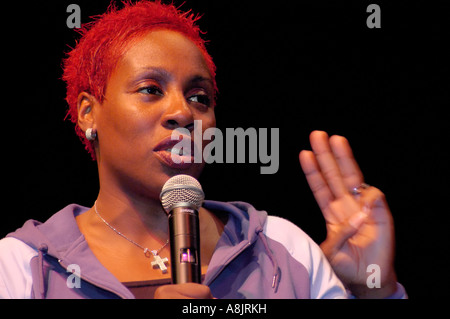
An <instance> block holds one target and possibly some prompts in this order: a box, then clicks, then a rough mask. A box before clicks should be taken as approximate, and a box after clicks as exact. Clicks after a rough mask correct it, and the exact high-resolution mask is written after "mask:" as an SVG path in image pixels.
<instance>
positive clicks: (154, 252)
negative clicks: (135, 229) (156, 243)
mask: <svg viewBox="0 0 450 319" xmlns="http://www.w3.org/2000/svg"><path fill="white" fill-rule="evenodd" d="M94 210H95V213H96V214H97V216H98V217H99V218H100V219H101V220H102V222H103V223H104V224H105V225H106V226H108V227H109V228H111V229H112V230H113V231H114V232H115V233H116V234H117V235H120V236H122V237H123V238H125V239H126V240H128V241H129V242H130V243H132V244H134V245H135V246H137V247H139V248H140V249H142V250H143V251H144V255H145V257H147V258H150V256H151V255H150V253H151V254H152V255H153V256H158V255H159V253H160V252H161V250H163V249H164V247H166V246H167V244H168V243H169V239H167V241H166V242H165V244H164V245H163V246H162V247H161V248H160V249H158V250H150V249H148V248H146V247H144V246H142V245H139V244H138V243H137V242H135V241H134V240H132V239H131V238H128V237H127V236H125V235H124V234H122V233H121V232H120V231H118V230H117V229H116V228H115V227H114V226H112V225H111V224H110V223H108V222H107V221H106V220H105V219H104V218H103V217H102V215H100V213H99V212H98V210H97V201H95V204H94Z"/></svg>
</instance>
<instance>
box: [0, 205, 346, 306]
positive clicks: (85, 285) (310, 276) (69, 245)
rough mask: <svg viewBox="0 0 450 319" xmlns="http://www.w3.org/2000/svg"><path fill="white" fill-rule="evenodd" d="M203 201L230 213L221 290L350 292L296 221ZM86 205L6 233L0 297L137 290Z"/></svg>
mask: <svg viewBox="0 0 450 319" xmlns="http://www.w3.org/2000/svg"><path fill="white" fill-rule="evenodd" d="M204 207H205V208H206V209H209V210H212V211H214V210H219V211H225V212H227V213H228V215H229V218H228V222H227V223H226V225H225V227H224V231H223V233H222V235H221V237H220V239H219V241H218V243H217V245H216V248H215V251H214V253H213V256H212V258H211V261H210V264H209V266H208V270H207V273H206V275H205V277H204V280H203V284H205V285H208V286H209V287H210V289H211V292H212V294H213V296H214V297H216V298H232V299H238V298H261V299H264V298H347V297H348V295H347V292H346V290H345V288H344V286H343V284H342V283H341V282H340V281H339V279H338V278H337V276H336V275H335V274H334V272H333V270H332V268H331V266H330V264H329V263H328V261H327V260H326V258H325V257H324V255H323V253H322V251H321V250H320V248H319V247H318V245H317V244H315V243H314V242H313V241H312V239H311V238H310V237H309V236H308V235H306V234H305V233H304V232H303V231H302V230H301V229H300V228H298V227H297V226H295V225H294V224H292V223H291V222H289V221H287V220H285V219H282V218H280V217H275V216H268V215H267V213H266V212H264V211H258V210H256V209H255V208H254V207H253V206H251V205H249V204H247V203H244V202H228V203H225V202H217V201H205V202H204ZM87 210H88V208H87V207H83V206H79V205H76V204H71V205H69V206H67V207H65V208H64V209H62V210H61V211H59V212H58V213H56V214H55V215H53V216H52V217H51V218H50V219H48V220H47V221H46V222H45V223H40V222H38V221H35V220H28V221H27V222H26V223H25V224H24V225H23V227H22V228H19V229H18V230H17V231H15V232H13V233H10V234H8V236H7V237H6V238H4V239H2V240H0V298H58V299H59V298H125V299H128V298H134V295H133V294H132V293H131V292H130V291H129V290H128V288H126V287H125V286H124V285H123V284H122V283H121V282H120V281H118V280H117V279H116V277H114V276H113V275H112V274H111V273H110V272H109V271H108V270H107V269H106V268H105V267H104V266H103V265H102V264H101V263H100V262H99V261H98V259H97V258H96V257H95V255H94V254H93V252H92V251H91V250H90V248H89V246H88V244H87V242H86V240H85V238H84V236H83V235H82V234H81V233H80V231H79V229H78V226H77V223H76V220H75V217H76V216H78V215H79V214H82V213H84V212H86V211H87ZM74 271H75V272H74ZM73 276H79V278H78V281H79V285H74V284H73V282H74V280H73Z"/></svg>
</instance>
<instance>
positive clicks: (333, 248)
mask: <svg viewBox="0 0 450 319" xmlns="http://www.w3.org/2000/svg"><path fill="white" fill-rule="evenodd" d="M366 219H367V213H366V212H364V211H359V212H357V213H355V214H353V215H352V216H350V217H349V218H348V219H347V220H345V221H344V222H342V223H341V224H338V225H333V228H331V227H330V228H329V229H328V233H327V238H326V239H325V241H324V242H323V243H322V244H320V248H321V249H322V251H323V253H324V254H325V256H326V257H327V258H328V260H331V259H333V257H334V255H335V254H336V253H337V252H338V251H339V250H340V249H341V248H342V246H343V245H344V244H345V242H346V241H347V240H348V239H349V238H350V237H352V236H353V235H355V234H356V233H357V232H358V229H359V228H360V227H361V225H362V224H363V223H364V222H365V221H366Z"/></svg>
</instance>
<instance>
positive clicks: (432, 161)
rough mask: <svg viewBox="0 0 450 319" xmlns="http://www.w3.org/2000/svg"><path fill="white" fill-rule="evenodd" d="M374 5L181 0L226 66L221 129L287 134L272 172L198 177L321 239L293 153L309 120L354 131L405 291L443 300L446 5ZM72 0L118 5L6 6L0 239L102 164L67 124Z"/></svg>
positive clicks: (85, 18)
mask: <svg viewBox="0 0 450 319" xmlns="http://www.w3.org/2000/svg"><path fill="white" fill-rule="evenodd" d="M371 2H375V3H377V4H379V5H380V7H381V20H382V21H381V29H369V28H368V27H367V26H366V18H367V16H368V15H369V13H367V12H366V8H367V6H368V4H369V3H371ZM371 2H367V1H343V0H341V1H273V2H267V1H217V0H214V1H207V0H203V1H200V0H198V1H192V0H187V1H186V3H185V4H184V5H183V6H182V9H185V10H187V9H193V11H194V12H197V13H203V17H202V19H201V20H200V22H199V24H200V26H201V28H202V29H203V30H205V31H207V34H206V36H205V37H206V38H207V39H208V40H210V43H209V44H208V50H209V52H210V54H211V55H212V56H213V59H214V61H215V63H216V65H217V82H218V86H219V91H220V94H219V98H218V103H217V108H216V116H217V119H218V127H219V128H220V129H222V130H223V131H224V130H225V128H227V127H230V128H236V127H243V128H244V129H246V128H249V127H254V128H256V129H258V128H279V129H280V167H279V171H278V172H277V173H276V174H274V175H261V174H260V171H259V170H260V166H261V165H262V164H212V165H209V166H208V167H207V168H206V169H205V171H204V173H203V175H202V177H201V180H200V181H201V183H202V186H203V188H204V190H205V193H206V197H207V199H215V200H224V201H230V200H240V201H247V202H250V203H252V204H253V205H254V206H255V207H256V208H258V209H263V210H267V211H268V212H269V213H270V214H273V215H279V216H282V217H285V218H288V219H290V220H291V221H293V222H294V223H296V224H297V225H299V226H300V227H301V228H302V229H303V230H305V231H306V232H307V233H308V234H309V235H310V236H311V237H312V238H313V239H314V240H315V241H316V242H319V243H320V242H321V241H322V240H323V239H324V236H325V228H324V220H323V217H322V215H321V212H320V210H319V208H318V207H317V204H316V203H315V201H314V198H313V196H312V193H311V191H310V190H309V188H308V185H307V183H306V180H305V178H304V176H303V173H302V171H301V168H300V165H299V163H298V153H299V151H300V150H302V149H308V148H309V142H308V135H309V133H310V132H311V131H312V130H314V129H320V130H325V131H327V132H328V133H329V134H330V135H331V134H339V135H343V136H346V137H347V138H348V139H349V140H350V143H351V145H352V147H353V149H354V153H355V157H356V159H357V160H358V162H359V164H360V166H361V168H362V170H363V173H364V175H365V179H366V181H367V182H368V183H369V184H372V185H374V186H376V187H378V188H380V189H381V190H382V191H383V192H384V193H385V194H386V196H387V198H388V202H389V204H390V207H391V210H392V213H393V215H394V220H395V226H396V241H397V254H396V267H397V271H398V277H399V281H400V282H402V283H403V284H404V286H405V287H406V289H407V291H408V294H409V296H410V298H433V297H439V295H440V292H438V289H439V287H445V286H447V285H448V284H449V280H448V277H449V276H448V275H446V273H448V270H447V268H446V267H448V266H447V263H446V259H447V258H446V254H447V252H448V248H447V247H448V238H447V232H448V217H447V214H448V213H449V208H448V206H447V201H448V197H449V196H448V195H447V194H448V190H449V187H448V183H447V175H448V163H449V152H448V150H447V148H448V139H447V132H448V125H447V122H448V121H447V118H448V113H447V111H448V110H447V109H448V106H449V74H450V73H449V65H448V59H449V57H450V55H449V50H448V42H449V39H450V37H449V32H448V31H447V24H448V20H449V19H448V16H447V15H448V12H449V9H450V6H449V5H448V4H446V2H445V1H442V2H436V3H433V2H430V1H395V3H392V2H388V1H386V2H385V1H371ZM70 3H77V4H78V5H80V7H81V20H82V22H83V23H85V22H89V21H90V19H89V17H90V16H92V15H96V14H101V13H103V12H104V11H105V10H106V8H107V7H108V4H109V1H104V0H102V1H87V0H83V1H74V0H72V1H66V0H64V1H53V2H47V1H46V2H44V1H42V2H39V3H37V2H32V1H28V2H20V3H18V2H17V3H14V2H13V3H9V4H7V5H4V4H2V5H1V6H2V12H3V14H2V19H3V22H4V23H5V22H6V28H5V29H4V31H3V32H2V49H3V50H2V51H3V52H2V53H3V54H2V56H3V63H2V75H3V79H4V81H2V83H3V84H2V85H3V90H2V94H1V101H2V103H1V112H2V115H3V116H2V120H3V121H2V125H1V130H2V136H3V139H2V144H3V148H2V149H3V151H2V154H3V163H4V166H3V167H4V169H3V172H4V174H3V183H4V186H5V187H4V191H3V196H2V198H3V207H2V208H3V209H2V215H3V218H2V222H1V223H0V237H3V236H4V235H6V234H7V233H8V232H10V231H13V230H15V229H16V228H18V227H20V226H21V225H22V224H23V223H24V222H25V220H27V219H29V218H33V219H37V220H41V221H45V220H46V219H47V218H49V217H50V216H51V215H53V214H54V213H55V212H57V211H58V210H60V209H61V208H63V207H64V206H66V205H67V204H70V203H78V204H81V205H85V206H92V204H93V201H94V200H95V198H96V196H97V191H98V180H97V172H96V164H95V162H93V161H92V160H91V159H90V156H89V155H88V154H87V152H85V151H84V147H83V145H82V144H81V142H80V141H79V140H78V137H77V136H76V135H75V133H74V130H73V125H72V123H70V122H69V121H64V117H65V113H66V109H67V105H66V103H65V101H64V98H65V85H64V83H63V82H62V81H61V80H60V78H61V74H62V68H61V60H62V58H63V57H64V52H67V51H68V50H69V47H70V46H72V47H73V46H74V45H75V39H76V38H78V36H77V33H76V32H75V31H74V30H72V29H69V28H68V27H67V26H66V19H67V17H68V15H69V13H67V12H66V8H67V6H68V5H69V4H70ZM181 3H182V2H181V1H175V4H181ZM5 86H6V87H5Z"/></svg>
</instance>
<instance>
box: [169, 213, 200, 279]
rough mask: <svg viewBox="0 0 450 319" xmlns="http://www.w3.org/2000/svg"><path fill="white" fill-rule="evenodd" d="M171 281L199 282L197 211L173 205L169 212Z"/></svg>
mask: <svg viewBox="0 0 450 319" xmlns="http://www.w3.org/2000/svg"><path fill="white" fill-rule="evenodd" d="M169 236H170V258H171V268H172V283H174V284H182V283H187V282H194V283H201V262H200V230H199V219H198V212H197V210H195V209H194V208H192V207H189V206H181V207H175V208H174V209H172V211H171V212H170V214H169Z"/></svg>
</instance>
